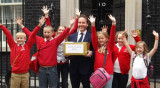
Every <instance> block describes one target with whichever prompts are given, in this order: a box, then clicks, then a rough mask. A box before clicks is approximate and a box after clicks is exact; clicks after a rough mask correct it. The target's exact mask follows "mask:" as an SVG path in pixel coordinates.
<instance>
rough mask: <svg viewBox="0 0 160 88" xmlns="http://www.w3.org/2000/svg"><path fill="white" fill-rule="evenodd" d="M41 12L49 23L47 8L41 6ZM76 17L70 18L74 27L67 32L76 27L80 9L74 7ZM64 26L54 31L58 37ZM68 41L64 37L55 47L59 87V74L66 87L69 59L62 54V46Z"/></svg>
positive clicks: (63, 86) (63, 87)
mask: <svg viewBox="0 0 160 88" xmlns="http://www.w3.org/2000/svg"><path fill="white" fill-rule="evenodd" d="M42 11H43V13H44V14H45V17H46V19H47V20H46V24H47V25H50V19H49V17H48V12H49V9H48V8H47V7H43V10H42ZM75 15H76V17H75V18H74V19H73V20H72V21H74V20H75V19H76V21H75V24H74V27H73V29H72V30H71V31H70V32H69V35H70V34H73V33H75V32H76V31H77V27H78V19H77V18H78V17H79V16H80V11H79V10H78V9H76V12H75ZM65 28H66V27H65V26H59V27H58V29H57V31H56V36H55V37H58V36H59V35H60V34H61V33H62V32H63V31H64V30H65ZM66 41H68V37H67V38H65V40H63V42H62V43H61V44H60V45H59V46H58V49H57V63H58V64H57V70H58V78H59V87H60V75H61V79H62V85H61V86H62V88H68V71H69V59H67V58H66V57H65V56H64V55H63V46H64V42H66Z"/></svg>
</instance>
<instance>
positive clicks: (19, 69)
mask: <svg viewBox="0 0 160 88" xmlns="http://www.w3.org/2000/svg"><path fill="white" fill-rule="evenodd" d="M0 28H1V29H2V30H3V31H4V33H5V35H6V37H7V43H8V45H9V47H10V50H11V53H10V63H11V65H12V63H13V61H14V59H15V58H16V56H17V55H18V54H19V56H18V58H17V59H16V61H15V63H14V65H13V67H12V73H27V72H28V70H29V62H30V50H31V47H32V45H33V44H34V42H35V39H36V35H37V33H38V31H39V29H40V27H39V26H37V27H35V29H34V31H33V32H32V34H31V36H30V37H29V38H28V41H27V43H25V44H24V45H23V46H18V45H17V43H16V42H15V41H14V39H13V37H12V35H11V33H10V32H9V30H8V29H7V28H6V27H4V26H3V25H1V26H0Z"/></svg>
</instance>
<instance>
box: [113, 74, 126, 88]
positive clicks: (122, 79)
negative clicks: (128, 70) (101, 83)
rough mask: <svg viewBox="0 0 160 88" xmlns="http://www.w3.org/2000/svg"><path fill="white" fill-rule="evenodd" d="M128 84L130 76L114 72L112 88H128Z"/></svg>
mask: <svg viewBox="0 0 160 88" xmlns="http://www.w3.org/2000/svg"><path fill="white" fill-rule="evenodd" d="M127 82H128V74H123V75H122V74H121V73H116V72H114V75H113V83H112V88H126V87H127Z"/></svg>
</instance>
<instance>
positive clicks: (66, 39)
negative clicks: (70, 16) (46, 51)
mask: <svg viewBox="0 0 160 88" xmlns="http://www.w3.org/2000/svg"><path fill="white" fill-rule="evenodd" d="M60 27H64V29H66V26H59V27H58V29H57V31H56V36H55V37H58V36H59V35H58V30H59V28H60ZM66 41H68V36H67V37H66V38H65V42H66Z"/></svg>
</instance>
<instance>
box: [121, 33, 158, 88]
mask: <svg viewBox="0 0 160 88" xmlns="http://www.w3.org/2000/svg"><path fill="white" fill-rule="evenodd" d="M126 31H127V30H125V31H124V33H126ZM153 35H154V36H155V43H154V47H153V49H152V50H151V51H150V52H149V53H147V52H148V49H147V45H146V43H145V42H144V41H140V42H138V43H137V44H136V47H135V52H134V51H132V49H131V48H130V46H129V45H128V42H127V40H126V37H123V41H124V44H125V46H126V48H127V50H128V52H129V54H130V55H131V60H133V69H132V78H131V88H150V86H149V81H148V77H147V66H148V64H149V62H150V59H151V57H152V56H153V55H154V53H155V52H156V50H157V48H158V40H159V34H158V33H157V32H156V31H154V30H153Z"/></svg>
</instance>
